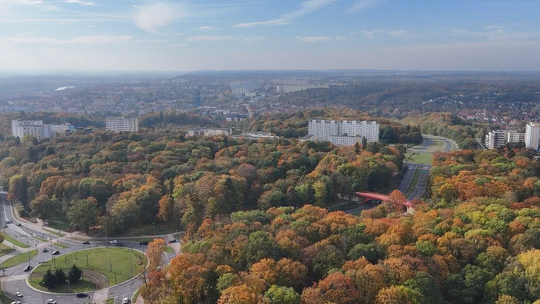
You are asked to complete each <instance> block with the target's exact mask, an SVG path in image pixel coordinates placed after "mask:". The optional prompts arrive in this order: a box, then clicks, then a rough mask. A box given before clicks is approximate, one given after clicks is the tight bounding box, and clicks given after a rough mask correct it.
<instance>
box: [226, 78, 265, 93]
mask: <svg viewBox="0 0 540 304" xmlns="http://www.w3.org/2000/svg"><path fill="white" fill-rule="evenodd" d="M258 87H259V84H258V83H257V82H253V81H232V82H231V92H232V93H233V94H234V95H243V94H246V93H250V92H253V91H255V90H256V89H257V88H258Z"/></svg>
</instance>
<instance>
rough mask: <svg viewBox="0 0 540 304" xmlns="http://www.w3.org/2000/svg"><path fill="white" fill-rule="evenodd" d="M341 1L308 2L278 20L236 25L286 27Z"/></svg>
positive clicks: (322, 0)
mask: <svg viewBox="0 0 540 304" xmlns="http://www.w3.org/2000/svg"><path fill="white" fill-rule="evenodd" d="M337 1H340V0H308V1H304V2H302V3H301V5H300V9H298V10H296V11H294V12H292V13H288V14H285V15H282V16H281V17H280V18H278V19H274V20H267V21H257V22H248V23H240V24H237V25H235V27H254V26H258V25H284V24H288V23H291V21H292V20H293V19H296V18H299V17H302V16H304V15H307V14H311V13H313V12H315V11H317V10H319V9H321V8H323V7H325V6H327V5H329V4H331V3H333V2H337Z"/></svg>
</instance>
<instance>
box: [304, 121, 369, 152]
mask: <svg viewBox="0 0 540 304" xmlns="http://www.w3.org/2000/svg"><path fill="white" fill-rule="evenodd" d="M379 129H380V125H379V124H378V123H377V122H376V121H347V120H344V121H335V120H310V121H309V122H308V136H310V138H309V139H311V140H319V141H329V142H331V143H333V144H335V145H338V146H353V145H354V144H356V143H357V142H360V143H361V142H362V139H363V138H366V140H367V141H368V142H378V141H379Z"/></svg>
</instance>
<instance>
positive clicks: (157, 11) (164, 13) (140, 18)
mask: <svg viewBox="0 0 540 304" xmlns="http://www.w3.org/2000/svg"><path fill="white" fill-rule="evenodd" d="M180 17H182V13H181V11H180V9H179V7H178V5H174V4H169V3H164V2H158V3H154V4H150V5H144V6H140V7H138V9H137V13H136V14H135V24H137V26H138V27H140V28H141V29H143V30H145V31H147V32H151V33H157V32H158V29H159V28H161V27H164V26H167V25H169V24H171V23H173V22H174V21H176V20H178V19H179V18H180Z"/></svg>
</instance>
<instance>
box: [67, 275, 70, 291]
mask: <svg viewBox="0 0 540 304" xmlns="http://www.w3.org/2000/svg"><path fill="white" fill-rule="evenodd" d="M67 283H68V293H69V292H70V286H69V276H68V279H67Z"/></svg>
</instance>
